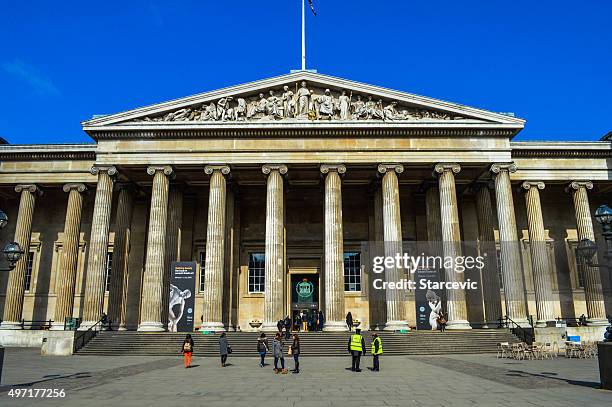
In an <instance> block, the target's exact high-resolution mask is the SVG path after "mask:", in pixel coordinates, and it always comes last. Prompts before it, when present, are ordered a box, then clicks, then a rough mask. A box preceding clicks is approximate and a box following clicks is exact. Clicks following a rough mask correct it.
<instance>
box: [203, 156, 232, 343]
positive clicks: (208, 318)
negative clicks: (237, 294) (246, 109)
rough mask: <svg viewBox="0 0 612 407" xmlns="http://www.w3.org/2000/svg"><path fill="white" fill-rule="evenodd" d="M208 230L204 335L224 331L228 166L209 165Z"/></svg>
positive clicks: (207, 170) (206, 170) (206, 169)
mask: <svg viewBox="0 0 612 407" xmlns="http://www.w3.org/2000/svg"><path fill="white" fill-rule="evenodd" d="M204 172H206V174H208V175H210V176H211V177H210V192H209V195H208V227H207V229H206V264H205V270H206V281H205V283H204V308H203V315H204V321H203V322H202V327H201V328H200V330H201V331H212V332H221V331H225V326H224V324H223V277H224V267H223V266H224V264H225V206H226V205H225V203H226V180H225V176H226V175H227V174H229V173H230V167H228V166H227V165H208V166H206V168H205V169H204Z"/></svg>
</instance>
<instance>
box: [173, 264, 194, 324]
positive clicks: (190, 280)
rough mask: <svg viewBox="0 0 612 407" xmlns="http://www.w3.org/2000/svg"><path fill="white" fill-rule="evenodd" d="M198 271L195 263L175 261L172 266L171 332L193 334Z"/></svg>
mask: <svg viewBox="0 0 612 407" xmlns="http://www.w3.org/2000/svg"><path fill="white" fill-rule="evenodd" d="M196 270H197V265H196V262H195V261H173V262H172V264H171V265H170V300H169V301H168V307H169V309H168V331H170V332H193V322H194V321H193V314H194V313H193V311H194V302H195V296H194V294H195V283H196V278H195V277H196Z"/></svg>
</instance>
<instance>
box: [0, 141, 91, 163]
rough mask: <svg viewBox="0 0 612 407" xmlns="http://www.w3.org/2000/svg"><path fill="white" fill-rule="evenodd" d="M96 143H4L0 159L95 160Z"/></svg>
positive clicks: (0, 151) (0, 147)
mask: <svg viewBox="0 0 612 407" xmlns="http://www.w3.org/2000/svg"><path fill="white" fill-rule="evenodd" d="M97 148H98V146H97V145H96V144H6V145H1V146H0V161H36V160H38V161H45V160H95V158H96V150H97Z"/></svg>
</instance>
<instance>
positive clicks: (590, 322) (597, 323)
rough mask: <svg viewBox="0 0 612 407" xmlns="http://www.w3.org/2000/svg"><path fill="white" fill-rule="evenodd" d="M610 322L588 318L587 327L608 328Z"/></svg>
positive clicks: (603, 319)
mask: <svg viewBox="0 0 612 407" xmlns="http://www.w3.org/2000/svg"><path fill="white" fill-rule="evenodd" d="M608 325H610V321H608V320H607V319H605V318H588V319H587V326H608Z"/></svg>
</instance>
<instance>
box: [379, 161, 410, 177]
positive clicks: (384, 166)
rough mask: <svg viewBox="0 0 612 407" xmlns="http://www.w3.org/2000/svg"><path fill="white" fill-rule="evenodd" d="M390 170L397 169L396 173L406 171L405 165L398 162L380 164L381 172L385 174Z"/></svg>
mask: <svg viewBox="0 0 612 407" xmlns="http://www.w3.org/2000/svg"><path fill="white" fill-rule="evenodd" d="M389 171H395V173H396V174H401V173H402V172H404V166H403V165H402V164H398V163H382V164H378V172H379V173H381V174H385V173H386V172H389Z"/></svg>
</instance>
